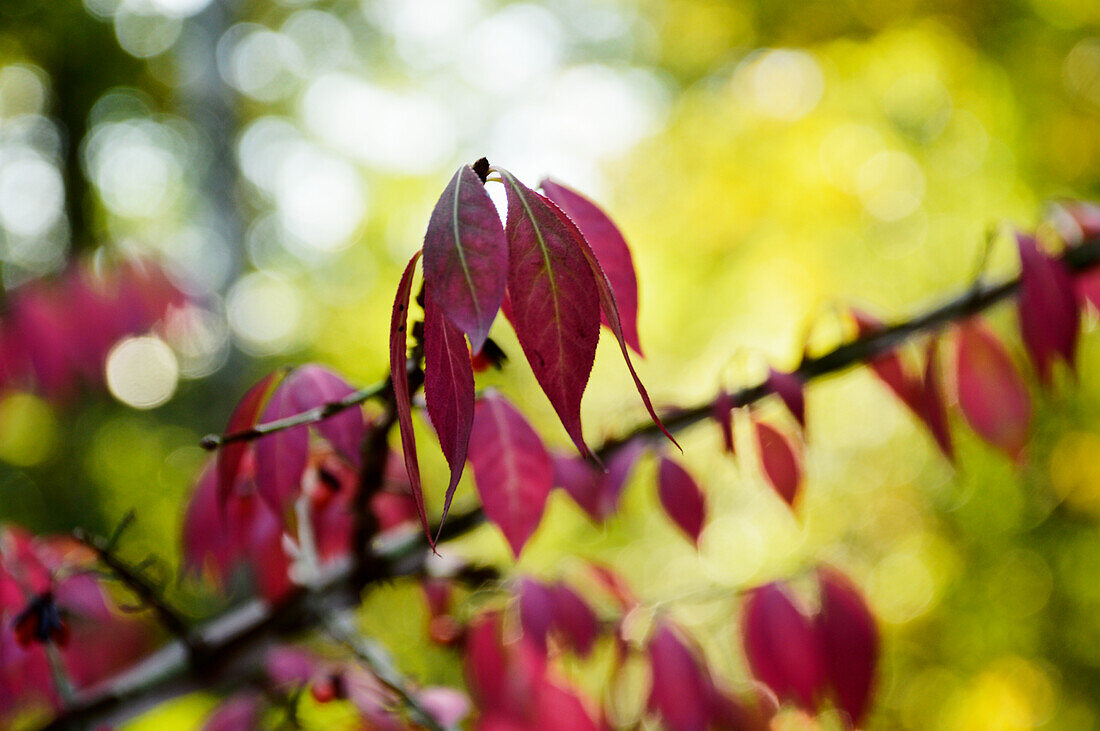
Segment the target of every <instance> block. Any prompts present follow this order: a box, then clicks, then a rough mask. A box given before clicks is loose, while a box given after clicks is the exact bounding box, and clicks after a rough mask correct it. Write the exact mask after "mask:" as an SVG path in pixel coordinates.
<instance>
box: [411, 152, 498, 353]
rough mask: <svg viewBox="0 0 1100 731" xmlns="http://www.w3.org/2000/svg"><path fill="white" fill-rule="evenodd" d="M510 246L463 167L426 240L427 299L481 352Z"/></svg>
mask: <svg viewBox="0 0 1100 731" xmlns="http://www.w3.org/2000/svg"><path fill="white" fill-rule="evenodd" d="M507 274H508V243H507V241H506V240H505V238H504V229H503V227H502V226H501V225H500V216H499V215H497V209H496V206H495V205H493V201H492V200H491V199H490V198H489V194H488V193H486V192H485V186H484V185H482V183H481V179H480V178H478V176H477V173H475V172H474V171H473V169H472V168H471V167H470V166H469V165H463V166H462V167H461V168H459V169H458V172H456V173H455V174H454V177H453V178H451V182H450V183H449V184H448V185H447V188H446V189H445V190H444V191H443V195H442V196H440V198H439V202H437V203H436V204H435V209H434V210H433V211H432V217H431V221H430V222H429V223H428V233H427V234H426V235H425V236H424V283H425V285H424V290H425V293H426V295H427V298H428V301H430V302H435V303H436V304H437V305H439V306H440V308H441V309H443V310H444V314H445V315H446V317H447V319H448V320H449V321H450V322H451V323H452V324H454V325H455V327H457V328H458V329H459V331H461V332H464V333H466V334H467V335H469V337H470V346H471V348H472V350H473V352H475V353H477V352H478V351H480V350H481V346H482V345H483V344H484V343H485V338H487V337H488V336H489V327H490V326H491V325H492V324H493V319H494V318H495V317H496V314H497V310H499V309H500V303H501V300H502V299H503V298H504V287H505V284H506V282H507Z"/></svg>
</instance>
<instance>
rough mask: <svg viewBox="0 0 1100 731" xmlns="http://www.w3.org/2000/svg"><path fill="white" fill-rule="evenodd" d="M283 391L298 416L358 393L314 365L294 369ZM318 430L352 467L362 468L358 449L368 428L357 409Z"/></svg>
mask: <svg viewBox="0 0 1100 731" xmlns="http://www.w3.org/2000/svg"><path fill="white" fill-rule="evenodd" d="M282 387H283V388H287V389H289V390H290V397H291V400H292V401H293V402H294V405H295V407H296V408H297V410H298V411H299V412H301V411H308V410H310V409H313V408H316V407H318V406H323V405H324V404H327V403H330V402H333V401H339V400H340V399H342V398H345V397H346V396H347V395H348V394H351V393H354V392H355V389H353V388H352V387H351V385H350V384H348V382H347V381H345V380H344V379H343V378H341V377H340V376H338V375H336V374H335V373H333V372H332V371H331V370H329V369H328V368H325V367H324V366H320V365H317V364H315V363H308V364H306V365H304V366H301V367H299V368H296V369H294V372H293V373H291V374H290V376H289V377H288V378H287V380H286V383H285V384H284V385H283V386H282ZM316 428H317V431H319V432H320V433H321V436H323V437H324V438H325V439H326V440H327V441H328V443H329V444H331V445H332V447H333V448H334V449H335V450H336V451H337V452H339V453H340V454H342V455H343V456H344V458H345V459H347V460H348V462H349V463H350V464H351V465H352V466H354V467H356V468H358V467H359V458H360V455H359V448H360V445H361V444H362V442H363V434H364V432H365V431H366V427H365V425H364V424H363V412H362V410H360V409H359V407H358V406H353V407H351V408H349V409H345V410H344V411H342V412H340V413H339V414H336V415H335V416H330V417H328V418H325V419H322V420H321V421H319V422H317V425H316Z"/></svg>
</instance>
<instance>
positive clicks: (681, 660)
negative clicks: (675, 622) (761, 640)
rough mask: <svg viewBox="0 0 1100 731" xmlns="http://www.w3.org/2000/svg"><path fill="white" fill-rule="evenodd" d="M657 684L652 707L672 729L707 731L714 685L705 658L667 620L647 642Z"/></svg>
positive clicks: (651, 703) (653, 688)
mask: <svg viewBox="0 0 1100 731" xmlns="http://www.w3.org/2000/svg"><path fill="white" fill-rule="evenodd" d="M647 652H648V654H649V666H650V669H651V670H652V673H653V684H652V687H651V689H650V691H649V708H650V709H651V710H653V711H656V712H657V713H660V714H661V718H663V719H664V721H665V724H666V725H667V726H666V727H667V728H669V729H671V730H672V731H705V730H706V729H707V728H708V727H709V725H710V723H711V713H712V710H713V708H714V704H713V702H712V701H713V699H712V695H713V692H714V691H713V687H712V683H711V679H710V674H709V672H707V670H706V669H705V667H704V666H703V661H702V660H701V659H700V658H699V657H698V656H697V654H696V653H694V652H693V651H692V650H691V649H689V647H688V645H687V644H686V643H685V642H684V641H683V640H682V639H680V637H679V636H678V635H677V633H676V632H675V631H674V630H673V629H672V628H671V627H670V626H668V625H667V624H658V625H657V627H656V628H655V629H654V631H653V636H652V637H650V639H649V644H648V646H647Z"/></svg>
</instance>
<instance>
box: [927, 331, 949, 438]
mask: <svg viewBox="0 0 1100 731" xmlns="http://www.w3.org/2000/svg"><path fill="white" fill-rule="evenodd" d="M920 398H921V400H920V405H921V410H920V417H921V420H922V421H923V422H924V423H925V425H927V427H928V431H930V432H931V433H932V438H933V439H935V440H936V444H938V445H939V447H940V449H941V450H942V451H943V453H944V455H945V456H946V457H947V458H948V459H953V458H954V456H955V448H954V446H953V445H952V443H951V428H950V426H949V425H948V423H947V406H946V404H945V402H944V395H943V385H942V383H941V379H940V367H939V347H938V345H937V341H936V339H935V338H931V339H930V340H929V341H928V345H927V348H926V350H925V360H924V381H923V383H922V384H921V394H920Z"/></svg>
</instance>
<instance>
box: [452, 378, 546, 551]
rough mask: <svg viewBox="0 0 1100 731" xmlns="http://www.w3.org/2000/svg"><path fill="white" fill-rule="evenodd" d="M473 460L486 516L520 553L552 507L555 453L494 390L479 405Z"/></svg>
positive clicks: (475, 478) (472, 444)
mask: <svg viewBox="0 0 1100 731" xmlns="http://www.w3.org/2000/svg"><path fill="white" fill-rule="evenodd" d="M469 459H470V466H471V467H473V470H474V482H475V483H476V485H477V492H478V495H480V496H481V504H482V505H483V506H484V508H485V517H486V518H488V519H489V520H490V521H491V522H493V523H496V524H497V525H498V526H499V527H500V529H501V530H502V531H503V532H504V537H505V538H507V539H508V544H509V545H510V546H511V547H512V553H513V554H515V555H516V556H517V557H518V556H519V554H520V551H522V550H523V545H524V544H525V543H526V542H527V539H528V538H530V537H531V534H532V533H534V532H535V528H537V527H538V524H539V521H540V520H541V519H542V511H543V509H544V508H545V507H546V498H547V496H548V495H549V494H550V488H551V486H552V484H553V480H554V467H553V464H552V463H551V461H550V455H549V454H547V452H546V447H544V446H543V444H542V440H541V439H539V435H538V434H536V433H535V430H534V429H532V428H531V426H530V425H529V424H528V423H527V421H526V420H525V419H524V418H523V415H522V414H520V413H519V412H518V411H516V409H515V407H514V406H512V405H511V404H510V403H508V401H507V400H506V399H505V398H504V397H503V396H500V395H499V394H495V393H490V394H486V395H485V396H483V397H482V398H481V399H480V400H479V401H478V402H477V404H476V406H475V407H474V426H473V431H472V432H471V435H470V453H469Z"/></svg>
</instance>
